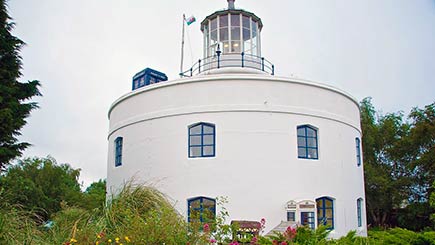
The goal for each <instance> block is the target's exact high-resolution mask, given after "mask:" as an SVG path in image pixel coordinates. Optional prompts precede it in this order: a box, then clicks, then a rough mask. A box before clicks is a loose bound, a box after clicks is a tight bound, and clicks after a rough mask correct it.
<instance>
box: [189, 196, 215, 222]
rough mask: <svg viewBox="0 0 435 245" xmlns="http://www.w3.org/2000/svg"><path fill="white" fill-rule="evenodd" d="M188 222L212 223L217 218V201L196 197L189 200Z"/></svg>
mask: <svg viewBox="0 0 435 245" xmlns="http://www.w3.org/2000/svg"><path fill="white" fill-rule="evenodd" d="M187 207H188V210H187V213H188V218H187V219H188V222H199V223H210V222H211V221H213V220H214V219H215V217H216V200H215V199H212V198H208V197H194V198H191V199H188V200H187Z"/></svg>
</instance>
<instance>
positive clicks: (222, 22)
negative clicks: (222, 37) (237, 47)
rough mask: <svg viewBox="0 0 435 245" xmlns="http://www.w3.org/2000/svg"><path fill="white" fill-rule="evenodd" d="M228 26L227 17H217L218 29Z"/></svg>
mask: <svg viewBox="0 0 435 245" xmlns="http://www.w3.org/2000/svg"><path fill="white" fill-rule="evenodd" d="M227 26H228V15H221V16H219V27H220V28H222V27H227Z"/></svg>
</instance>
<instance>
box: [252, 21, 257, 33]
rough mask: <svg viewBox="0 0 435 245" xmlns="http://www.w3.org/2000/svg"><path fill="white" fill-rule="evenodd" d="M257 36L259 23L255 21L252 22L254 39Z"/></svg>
mask: <svg viewBox="0 0 435 245" xmlns="http://www.w3.org/2000/svg"><path fill="white" fill-rule="evenodd" d="M256 36H257V23H256V22H255V21H252V37H256Z"/></svg>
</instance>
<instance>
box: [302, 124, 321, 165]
mask: <svg viewBox="0 0 435 245" xmlns="http://www.w3.org/2000/svg"><path fill="white" fill-rule="evenodd" d="M318 149H319V147H318V144H317V129H315V128H314V127H312V126H309V125H302V126H298V158H306V159H318V158H319V154H318Z"/></svg>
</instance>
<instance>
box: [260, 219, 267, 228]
mask: <svg viewBox="0 0 435 245" xmlns="http://www.w3.org/2000/svg"><path fill="white" fill-rule="evenodd" d="M260 223H261V225H262V226H263V225H265V224H266V219H265V218H262V219H261V220H260Z"/></svg>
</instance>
